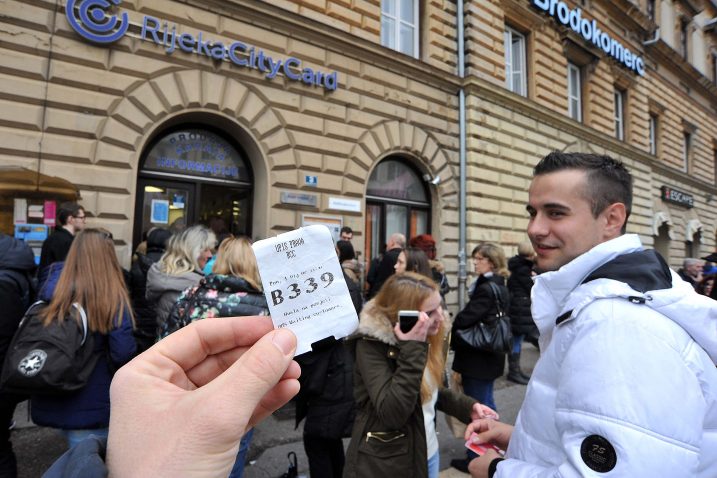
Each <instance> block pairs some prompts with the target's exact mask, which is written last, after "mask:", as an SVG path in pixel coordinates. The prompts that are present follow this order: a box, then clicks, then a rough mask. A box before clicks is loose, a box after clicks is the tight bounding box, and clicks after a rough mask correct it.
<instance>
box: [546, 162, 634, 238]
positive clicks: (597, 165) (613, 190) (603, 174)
mask: <svg viewBox="0 0 717 478" xmlns="http://www.w3.org/2000/svg"><path fill="white" fill-rule="evenodd" d="M567 169H577V170H579V171H585V184H586V188H585V189H584V191H583V197H584V198H585V199H586V200H587V201H589V202H590V205H591V206H590V210H591V212H592V214H593V217H598V216H599V215H600V213H601V212H603V211H604V210H605V208H606V207H608V206H609V205H611V204H615V203H618V202H619V203H622V204H624V205H625V212H626V216H625V224H623V226H622V232H623V233H624V232H625V228H626V227H627V219H628V218H629V217H630V212H632V175H631V174H630V171H628V170H627V168H626V167H625V165H624V164H623V163H622V161H618V160H617V159H613V158H611V157H610V156H607V155H599V154H591V153H561V152H559V151H553V152H552V153H550V154H548V155H547V156H546V157H544V158H543V159H541V160H540V162H538V164H536V165H535V168H534V169H533V176H540V175H542V174H549V173H555V172H558V171H564V170H567Z"/></svg>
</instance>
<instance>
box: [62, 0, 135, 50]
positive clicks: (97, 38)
mask: <svg viewBox="0 0 717 478" xmlns="http://www.w3.org/2000/svg"><path fill="white" fill-rule="evenodd" d="M120 3H122V0H111V2H109V1H107V0H67V5H66V6H65V16H67V21H68V22H70V25H71V26H72V28H73V29H74V30H75V31H76V32H77V33H79V34H80V35H81V36H82V37H84V38H86V39H87V40H89V41H91V42H94V43H102V44H108V43H113V42H116V41H117V40H119V39H120V38H122V37H123V36H124V34H125V33H126V32H127V29H128V28H129V18H128V17H127V13H126V12H122V15H121V19H119V18H117V17H116V16H115V15H109V14H108V13H107V10H108V9H109V8H110V7H112V4H114V5H119V4H120Z"/></svg>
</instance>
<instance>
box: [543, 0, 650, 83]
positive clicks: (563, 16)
mask: <svg viewBox="0 0 717 478" xmlns="http://www.w3.org/2000/svg"><path fill="white" fill-rule="evenodd" d="M531 3H532V4H533V6H535V7H536V8H538V9H540V10H542V11H543V12H545V13H547V14H548V15H550V16H551V17H554V18H556V19H557V20H558V22H560V23H561V24H563V25H565V26H567V27H570V29H572V30H573V31H574V32H575V33H577V34H578V35H581V36H582V37H583V38H584V39H585V41H587V42H588V43H592V44H593V46H595V47H596V48H599V49H601V50H603V51H604V52H605V54H607V55H610V56H611V57H612V58H614V59H615V60H617V61H618V63H620V64H622V65H623V66H625V67H626V68H628V69H630V70H633V71H635V72H636V73H637V74H638V75H640V76H645V62H644V61H643V60H642V57H641V56H638V55H637V54H635V53H633V52H631V51H630V50H629V49H628V48H626V47H625V46H623V45H622V44H621V43H620V42H618V41H617V40H615V39H614V38H611V37H610V35H608V34H607V33H605V32H603V31H602V30H600V28H598V26H597V22H596V21H595V20H592V21H589V20H587V19H585V18H582V14H583V12H582V10H581V9H580V8H578V7H576V8H574V9H572V10H571V9H570V7H568V5H567V4H566V3H565V2H563V1H562V0H531Z"/></svg>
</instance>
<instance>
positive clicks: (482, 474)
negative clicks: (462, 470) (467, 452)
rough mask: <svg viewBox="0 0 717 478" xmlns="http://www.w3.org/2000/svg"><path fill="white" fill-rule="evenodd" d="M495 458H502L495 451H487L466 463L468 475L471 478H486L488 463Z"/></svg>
mask: <svg viewBox="0 0 717 478" xmlns="http://www.w3.org/2000/svg"><path fill="white" fill-rule="evenodd" d="M496 458H502V457H501V456H500V455H499V454H498V453H497V452H496V451H495V450H487V451H486V452H485V453H484V454H482V455H481V456H479V457H478V458H474V459H472V460H471V462H470V463H468V473H470V475H471V478H488V468H489V467H490V462H492V461H493V460H495V459H496Z"/></svg>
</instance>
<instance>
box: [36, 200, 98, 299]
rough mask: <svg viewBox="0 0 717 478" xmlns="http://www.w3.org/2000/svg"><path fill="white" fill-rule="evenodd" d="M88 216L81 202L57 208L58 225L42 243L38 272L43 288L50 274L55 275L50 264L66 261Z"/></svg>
mask: <svg viewBox="0 0 717 478" xmlns="http://www.w3.org/2000/svg"><path fill="white" fill-rule="evenodd" d="M86 217H87V216H86V215H85V209H84V208H83V207H82V206H80V205H79V204H77V203H74V202H64V203H62V204H60V207H59V208H58V210H57V227H55V230H54V231H53V232H52V234H50V237H48V238H47V239H45V242H43V243H42V251H41V253H40V264H39V268H38V273H37V277H38V286H39V288H42V286H43V285H45V282H47V280H48V278H49V276H51V275H53V274H52V273H51V272H52V271H51V267H50V266H51V265H52V264H54V263H56V262H62V261H64V260H65V258H66V257H67V253H68V252H69V251H70V246H72V241H73V239H74V238H75V235H76V234H77V233H78V232H79V231H81V230H83V229H84V228H85V225H86ZM60 269H61V265H60ZM58 271H59V269H58ZM58 274H59V272H58ZM58 274H55V275H58ZM58 277H59V275H58Z"/></svg>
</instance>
